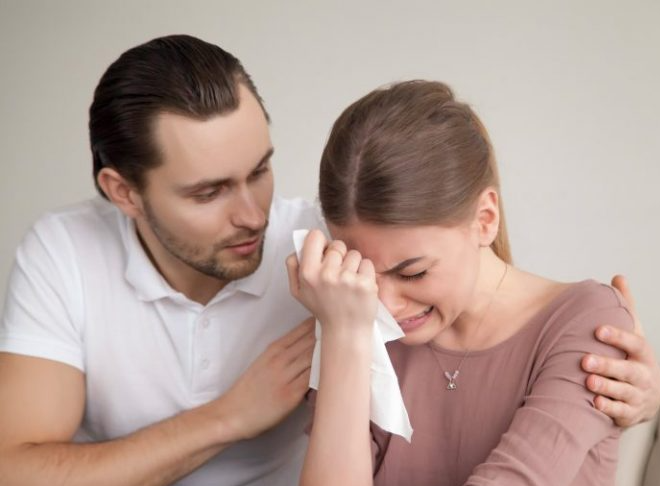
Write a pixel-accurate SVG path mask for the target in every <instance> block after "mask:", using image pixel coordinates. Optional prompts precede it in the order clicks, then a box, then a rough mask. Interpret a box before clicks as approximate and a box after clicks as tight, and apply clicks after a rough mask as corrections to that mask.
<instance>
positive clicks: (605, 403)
mask: <svg viewBox="0 0 660 486" xmlns="http://www.w3.org/2000/svg"><path fill="white" fill-rule="evenodd" d="M594 407H596V409H597V410H600V411H601V412H603V413H604V414H606V415H609V416H610V417H612V418H613V419H614V422H616V424H617V425H619V426H621V427H628V426H629V425H632V424H633V423H635V420H634V416H633V415H634V411H633V409H632V408H631V407H630V405H628V404H627V403H625V402H619V401H616V400H611V399H609V398H607V397H604V396H602V395H598V396H597V397H596V398H595V399H594Z"/></svg>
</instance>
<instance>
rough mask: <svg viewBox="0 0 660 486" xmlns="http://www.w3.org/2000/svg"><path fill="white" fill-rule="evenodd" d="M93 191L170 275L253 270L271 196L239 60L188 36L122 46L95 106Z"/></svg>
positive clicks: (258, 110)
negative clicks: (133, 228) (125, 219)
mask: <svg viewBox="0 0 660 486" xmlns="http://www.w3.org/2000/svg"><path fill="white" fill-rule="evenodd" d="M89 130H90V141H91V148H92V154H93V158H94V176H95V182H96V186H97V189H98V190H99V192H100V193H101V195H103V196H104V197H105V198H107V199H109V200H110V201H112V202H113V203H114V204H116V205H117V206H118V207H119V208H120V209H121V210H122V211H123V212H124V213H125V214H127V215H128V216H129V217H131V218H133V219H135V221H136V224H137V227H138V230H139V234H140V237H141V238H142V240H143V242H144V243H145V246H146V247H147V249H148V251H149V252H150V253H151V256H152V259H153V260H154V262H155V264H156V265H157V266H159V269H160V271H161V273H163V274H164V275H165V277H166V278H168V279H170V280H176V279H177V275H179V276H180V275H181V274H182V273H183V274H186V273H190V272H193V273H195V272H199V273H202V274H204V275H207V276H211V277H215V278H218V279H220V280H222V281H228V280H234V279H237V278H241V277H244V276H246V275H249V274H250V273H252V272H254V271H255V270H256V268H257V267H258V265H259V263H260V261H261V252H262V248H263V246H262V245H263V233H264V231H265V227H266V225H267V222H268V221H267V217H268V211H269V208H270V203H271V200H272V194H273V180H272V175H271V172H270V164H269V162H270V155H271V154H272V145H271V141H270V134H269V130H268V115H267V114H266V112H265V110H264V108H263V105H262V102H261V100H260V98H259V95H258V93H257V91H256V88H255V86H254V84H253V83H252V81H251V80H250V77H249V75H248V74H247V73H246V72H245V70H244V69H243V67H242V66H241V64H240V62H239V61H238V59H236V58H235V57H234V56H232V55H231V54H229V53H227V52H226V51H224V50H222V49H221V48H219V47H218V46H215V45H212V44H209V43H206V42H204V41H201V40H199V39H196V38H194V37H190V36H182V35H178V36H169V37H163V38H159V39H154V40H152V41H150V42H148V43H146V44H142V45H140V46H137V47H135V48H133V49H130V50H128V51H126V52H125V53H124V54H122V55H121V56H120V57H119V59H117V60H116V61H115V62H114V63H113V64H112V65H111V66H110V67H109V68H108V70H107V71H106V72H105V74H104V75H103V76H102V78H101V81H100V82H99V85H98V86H97V88H96V91H95V94H94V101H93V103H92V105H91V107H90V121H89Z"/></svg>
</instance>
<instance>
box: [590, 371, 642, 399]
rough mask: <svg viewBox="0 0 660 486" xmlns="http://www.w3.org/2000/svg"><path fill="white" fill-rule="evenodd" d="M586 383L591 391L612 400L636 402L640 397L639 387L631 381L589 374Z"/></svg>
mask: <svg viewBox="0 0 660 486" xmlns="http://www.w3.org/2000/svg"><path fill="white" fill-rule="evenodd" d="M586 385H587V388H588V389H589V390H590V391H592V392H594V393H596V394H599V395H603V396H605V397H607V398H610V399H612V400H618V401H621V402H626V403H635V402H637V401H638V398H639V397H638V390H637V388H635V387H634V386H632V385H630V384H629V383H625V382H622V381H617V380H609V379H607V378H603V377H602V376H598V375H589V376H588V377H587V382H586Z"/></svg>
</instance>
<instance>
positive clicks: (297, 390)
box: [218, 317, 315, 440]
mask: <svg viewBox="0 0 660 486" xmlns="http://www.w3.org/2000/svg"><path fill="white" fill-rule="evenodd" d="M314 322H315V321H314V318H311V317H310V318H309V319H307V320H305V321H303V322H302V323H301V324H300V325H298V326H297V327H296V328H294V329H293V330H292V331H290V332H289V333H288V334H286V335H284V336H283V337H281V338H280V339H278V340H277V341H275V342H273V343H272V344H270V346H268V348H266V350H265V351H264V352H263V353H262V354H261V355H260V356H259V357H258V358H257V359H256V360H255V361H254V363H252V364H251V365H250V367H249V368H248V369H247V371H245V373H243V375H242V376H241V377H240V378H239V379H238V380H237V381H236V383H235V384H234V385H233V386H232V387H231V388H230V389H229V390H228V391H227V393H225V394H224V395H223V396H222V397H220V398H219V399H218V400H219V401H220V402H222V404H223V410H224V411H225V412H227V417H229V420H230V421H231V427H232V428H233V429H234V430H235V433H236V440H243V439H250V438H252V437H256V436H257V435H259V434H261V433H263V432H265V431H266V430H268V429H270V428H272V427H274V426H275V425H277V424H278V423H279V422H281V421H282V420H284V419H285V418H286V416H287V415H289V414H290V413H291V412H292V411H293V409H295V408H296V407H297V406H298V405H299V404H300V402H301V401H302V398H303V396H304V395H305V393H306V392H307V389H308V388H309V374H310V369H311V363H312V353H313V351H314V343H315V337H314Z"/></svg>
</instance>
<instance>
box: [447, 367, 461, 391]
mask: <svg viewBox="0 0 660 486" xmlns="http://www.w3.org/2000/svg"><path fill="white" fill-rule="evenodd" d="M445 378H447V381H449V383H447V390H456V388H458V387H457V385H456V378H458V370H456V371H454V373H452V374H449V371H445Z"/></svg>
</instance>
